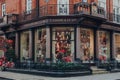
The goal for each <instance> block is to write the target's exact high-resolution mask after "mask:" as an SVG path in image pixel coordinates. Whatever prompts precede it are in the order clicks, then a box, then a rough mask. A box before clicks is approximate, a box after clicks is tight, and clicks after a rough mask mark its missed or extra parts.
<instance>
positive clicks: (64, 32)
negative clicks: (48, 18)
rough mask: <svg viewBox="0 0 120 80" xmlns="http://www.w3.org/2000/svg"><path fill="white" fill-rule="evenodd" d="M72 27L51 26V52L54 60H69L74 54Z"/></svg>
mask: <svg viewBox="0 0 120 80" xmlns="http://www.w3.org/2000/svg"><path fill="white" fill-rule="evenodd" d="M72 30H73V29H72V28H69V29H68V28H66V27H62V28H53V33H52V35H53V41H52V52H53V60H54V62H57V61H58V62H59V61H65V62H71V61H72V58H73V57H72V55H74V41H73V40H74V32H73V31H72Z"/></svg>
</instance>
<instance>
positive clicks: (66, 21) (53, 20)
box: [48, 18, 77, 23]
mask: <svg viewBox="0 0 120 80" xmlns="http://www.w3.org/2000/svg"><path fill="white" fill-rule="evenodd" d="M76 21H77V19H65V18H64V19H48V22H49V23H58V22H63V23H68V22H76Z"/></svg>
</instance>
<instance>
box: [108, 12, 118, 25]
mask: <svg viewBox="0 0 120 80" xmlns="http://www.w3.org/2000/svg"><path fill="white" fill-rule="evenodd" d="M109 21H112V22H115V23H120V14H115V13H110V16H109Z"/></svg>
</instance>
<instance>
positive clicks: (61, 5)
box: [57, 0, 69, 15]
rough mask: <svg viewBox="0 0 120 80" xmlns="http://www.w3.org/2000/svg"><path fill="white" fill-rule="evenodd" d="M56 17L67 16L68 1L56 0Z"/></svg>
mask: <svg viewBox="0 0 120 80" xmlns="http://www.w3.org/2000/svg"><path fill="white" fill-rule="evenodd" d="M57 15H69V0H57Z"/></svg>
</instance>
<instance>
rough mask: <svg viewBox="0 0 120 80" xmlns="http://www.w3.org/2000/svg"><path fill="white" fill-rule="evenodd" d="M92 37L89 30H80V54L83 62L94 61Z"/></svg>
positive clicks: (91, 31) (91, 32)
mask: <svg viewBox="0 0 120 80" xmlns="http://www.w3.org/2000/svg"><path fill="white" fill-rule="evenodd" d="M93 41H94V36H93V30H91V29H85V28H81V29H80V54H81V59H82V61H83V62H89V61H90V62H93V60H94V49H93V48H94V42H93Z"/></svg>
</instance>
